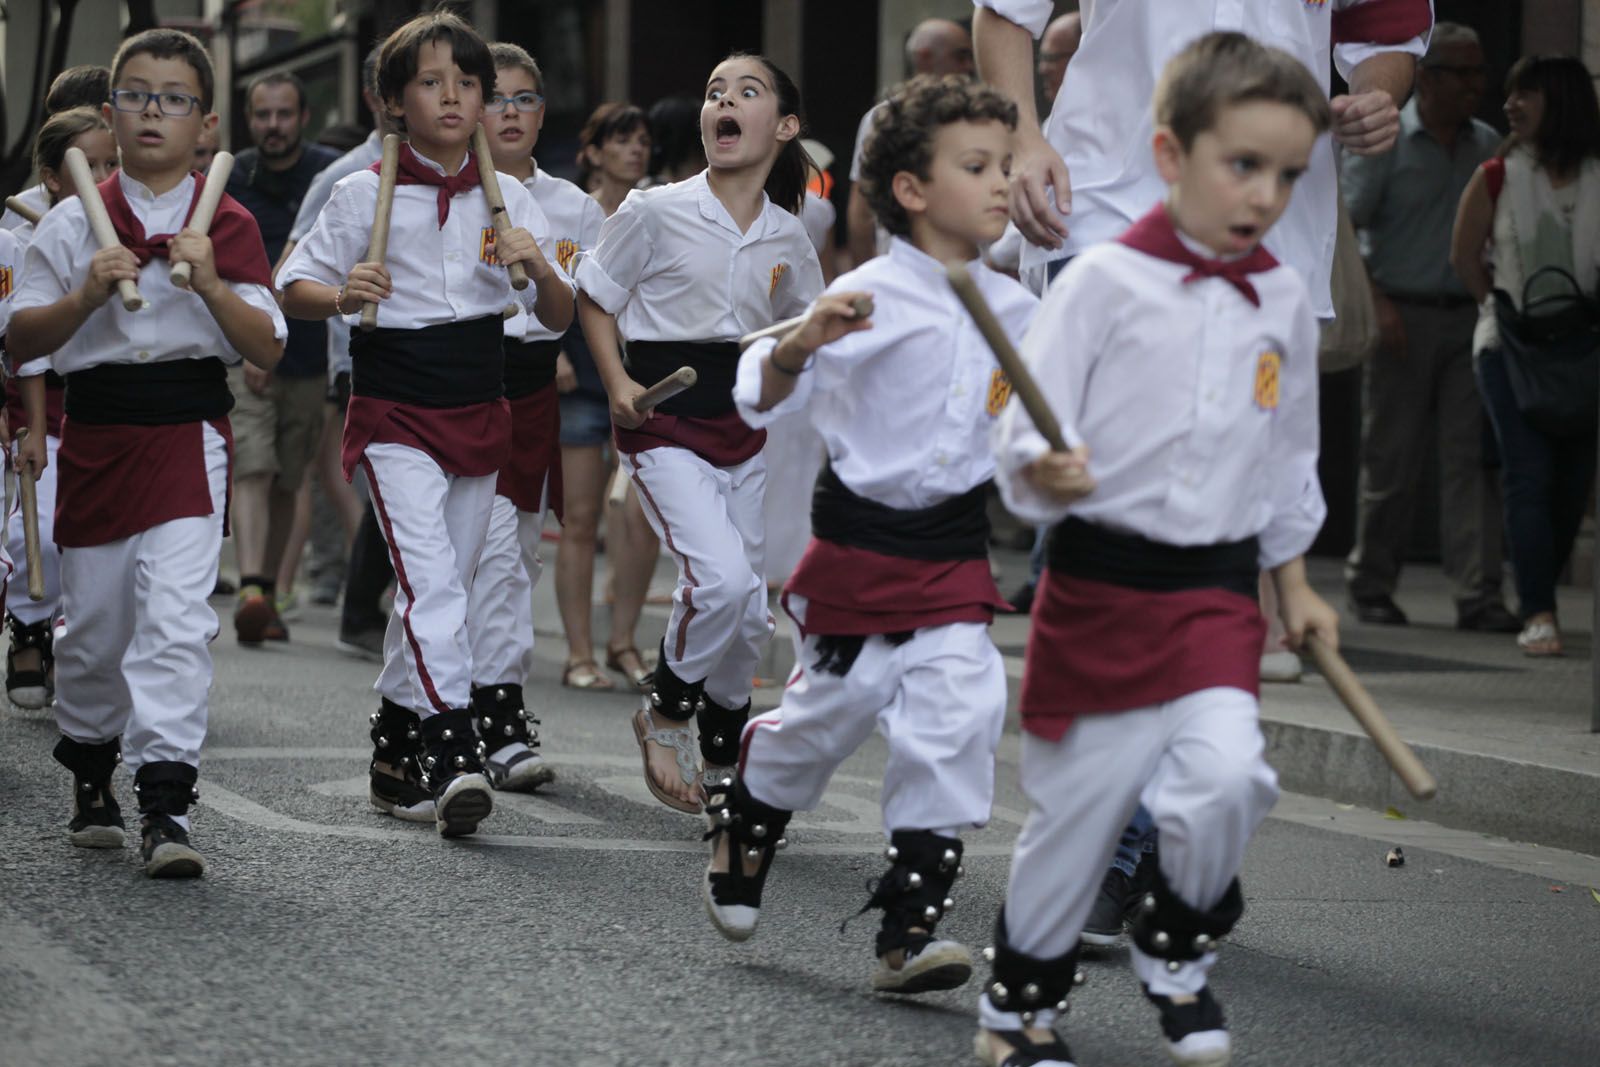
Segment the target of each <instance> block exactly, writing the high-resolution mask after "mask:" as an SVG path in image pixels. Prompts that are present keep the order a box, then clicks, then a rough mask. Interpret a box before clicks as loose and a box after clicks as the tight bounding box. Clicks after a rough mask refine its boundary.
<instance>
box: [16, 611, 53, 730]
mask: <svg viewBox="0 0 1600 1067" xmlns="http://www.w3.org/2000/svg"><path fill="white" fill-rule="evenodd" d="M7 618H8V620H9V622H10V625H11V650H10V651H9V652H7V653H6V696H7V697H8V698H10V700H11V703H12V704H13V705H14V706H16V707H19V708H27V709H29V710H37V709H39V708H44V707H48V706H49V705H50V703H51V701H52V700H54V699H55V683H54V671H53V670H52V668H53V667H54V665H55V652H54V640H53V632H52V628H51V625H50V620H49V619H40V620H39V621H38V622H35V623H24V622H23V621H22V620H21V619H19V618H17V617H16V616H15V615H8V616H7ZM30 649H32V650H34V651H37V652H38V653H39V666H38V667H35V668H33V669H32V670H19V669H18V668H17V653H18V652H24V651H27V650H30Z"/></svg>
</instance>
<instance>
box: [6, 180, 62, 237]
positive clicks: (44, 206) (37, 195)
mask: <svg viewBox="0 0 1600 1067" xmlns="http://www.w3.org/2000/svg"><path fill="white" fill-rule="evenodd" d="M17 199H18V200H21V201H22V202H23V203H24V204H27V205H28V206H29V207H31V208H33V210H34V211H35V212H37V213H38V214H40V215H43V214H44V213H45V212H46V211H49V210H50V190H48V189H46V188H45V187H44V182H40V183H39V184H38V185H35V186H33V187H31V188H28V189H24V190H22V192H20V193H18V194H17ZM27 221H28V220H27V219H25V218H23V217H22V216H21V215H19V214H17V213H16V212H15V211H12V210H11V209H10V208H6V212H5V214H4V215H0V230H14V229H16V228H17V227H18V226H21V225H23V224H24V223H26V222H27Z"/></svg>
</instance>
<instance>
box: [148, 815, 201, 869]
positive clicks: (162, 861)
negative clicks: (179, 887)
mask: <svg viewBox="0 0 1600 1067" xmlns="http://www.w3.org/2000/svg"><path fill="white" fill-rule="evenodd" d="M139 852H140V854H141V855H142V856H143V857H144V873H145V874H147V875H149V876H150V877H151V878H198V877H200V876H201V875H202V874H204V873H205V871H206V861H205V860H204V859H202V858H201V856H200V853H198V852H196V851H195V850H194V849H192V848H190V847H189V833H188V831H187V830H185V829H184V828H183V827H182V826H180V825H179V824H178V821H177V820H176V819H174V818H173V817H172V816H170V815H167V814H166V813H164V812H159V811H153V812H149V813H148V814H146V815H144V816H143V817H142V818H141V819H140V820H139Z"/></svg>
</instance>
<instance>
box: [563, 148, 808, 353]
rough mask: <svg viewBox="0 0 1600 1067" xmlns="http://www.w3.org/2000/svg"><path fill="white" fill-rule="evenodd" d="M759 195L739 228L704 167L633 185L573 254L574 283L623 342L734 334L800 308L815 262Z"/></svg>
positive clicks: (795, 229) (800, 232) (788, 221)
mask: <svg viewBox="0 0 1600 1067" xmlns="http://www.w3.org/2000/svg"><path fill="white" fill-rule="evenodd" d="M765 203H766V207H765V209H764V210H763V211H762V212H761V214H760V215H759V216H758V217H757V218H756V220H755V221H754V222H753V223H751V224H750V229H749V230H748V231H745V232H740V230H739V226H738V224H737V223H736V222H734V221H733V216H732V215H730V214H728V209H727V208H725V207H723V206H722V201H720V200H718V199H717V197H716V194H714V193H713V192H712V191H711V186H710V185H708V184H707V182H706V176H705V172H704V171H702V172H701V173H699V174H697V175H695V176H694V177H692V178H686V179H684V180H683V181H681V182H674V183H672V184H671V185H658V186H656V187H655V188H653V189H635V190H634V191H633V192H631V193H629V194H628V197H627V199H626V200H624V201H623V202H622V206H621V207H619V208H617V211H616V213H615V214H614V215H612V216H611V217H610V218H609V219H607V220H606V222H605V225H604V226H603V227H601V230H600V243H599V244H598V245H597V246H596V247H595V248H594V250H593V251H584V252H580V253H579V254H578V270H577V279H578V286H579V288H581V289H582V290H583V291H584V292H585V293H587V294H588V295H589V297H590V298H591V299H592V300H594V302H595V303H597V304H599V305H600V306H601V307H602V308H604V309H605V310H606V311H608V312H609V313H611V314H612V315H615V316H616V317H617V328H618V329H619V330H620V331H621V333H622V336H623V337H625V338H627V339H628V340H630V341H735V340H738V339H739V338H740V337H742V336H744V335H745V334H747V333H750V332H751V331H753V330H759V329H761V328H762V327H763V326H770V325H772V324H773V323H774V322H777V321H778V320H780V319H786V318H789V317H791V316H794V315H799V314H801V313H802V312H804V311H805V309H806V308H807V307H808V306H809V305H810V303H811V301H812V300H813V299H814V298H815V297H816V295H817V294H818V293H820V292H822V266H821V264H819V263H818V262H817V253H816V252H815V251H814V250H813V249H812V247H811V239H810V238H809V237H807V236H806V229H805V227H804V226H803V225H801V223H800V220H799V219H797V218H796V217H795V216H793V215H791V214H790V213H789V212H787V211H785V210H783V209H782V208H780V207H778V205H776V204H774V203H773V202H772V201H771V200H767V201H765Z"/></svg>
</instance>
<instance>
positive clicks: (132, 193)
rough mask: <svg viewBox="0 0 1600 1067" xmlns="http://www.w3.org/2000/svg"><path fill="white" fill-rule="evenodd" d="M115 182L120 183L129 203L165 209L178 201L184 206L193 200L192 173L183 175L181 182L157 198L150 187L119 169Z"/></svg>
mask: <svg viewBox="0 0 1600 1067" xmlns="http://www.w3.org/2000/svg"><path fill="white" fill-rule="evenodd" d="M117 180H118V181H119V182H121V183H122V195H123V196H125V197H127V198H128V200H129V202H132V201H134V200H138V201H140V202H141V203H145V204H154V205H156V206H157V207H167V206H169V205H171V204H173V203H174V202H176V201H179V200H181V201H183V203H184V204H188V203H189V201H190V200H192V199H194V172H193V171H190V172H189V173H188V174H185V175H184V176H183V181H181V182H179V183H178V184H177V185H174V186H173V187H172V188H171V189H168V190H167V191H166V192H164V193H162V194H161V195H159V196H157V195H156V194H155V193H153V192H151V191H150V187H149V186H148V185H146V184H145V183H144V182H142V181H140V180H139V179H137V178H132V177H129V176H128V172H127V171H125V170H120V169H119V170H118V171H117Z"/></svg>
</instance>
